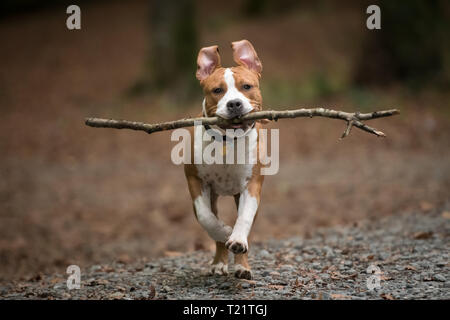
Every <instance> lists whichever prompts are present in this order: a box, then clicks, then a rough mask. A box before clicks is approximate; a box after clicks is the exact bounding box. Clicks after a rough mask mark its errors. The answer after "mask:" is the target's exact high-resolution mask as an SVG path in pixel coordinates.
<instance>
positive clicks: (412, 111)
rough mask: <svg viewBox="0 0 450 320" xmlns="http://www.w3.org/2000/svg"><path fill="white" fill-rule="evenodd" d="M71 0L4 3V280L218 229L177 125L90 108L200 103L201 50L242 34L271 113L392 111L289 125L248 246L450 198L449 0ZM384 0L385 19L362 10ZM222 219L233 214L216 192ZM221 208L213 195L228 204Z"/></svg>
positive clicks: (161, 113) (131, 111)
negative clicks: (70, 25)
mask: <svg viewBox="0 0 450 320" xmlns="http://www.w3.org/2000/svg"><path fill="white" fill-rule="evenodd" d="M76 3H77V4H78V5H79V6H80V7H81V12H82V17H81V19H82V29H81V30H76V31H69V30H68V29H67V28H66V18H67V17H68V15H67V14H66V8H67V6H68V5H69V4H72V3H68V2H67V1H56V0H54V1H50V0H47V1H38V0H3V1H2V2H1V4H0V9H1V10H0V41H1V50H0V111H1V117H0V132H1V139H0V154H1V157H0V280H3V281H9V280H11V279H17V278H19V277H20V278H29V277H31V278H33V277H36V276H39V274H40V273H43V272H52V271H58V272H60V273H64V272H65V269H66V267H67V266H68V265H70V264H78V265H80V266H81V267H82V268H83V267H87V266H89V265H91V264H93V263H99V262H102V261H103V262H104V261H110V260H117V261H122V262H124V263H126V262H129V261H133V260H136V259H143V260H150V259H153V258H155V257H158V256H162V255H174V254H178V253H179V252H189V251H193V250H201V249H206V250H210V249H211V248H212V246H213V242H212V241H211V240H210V239H209V238H208V236H207V235H206V232H204V231H203V230H202V229H201V228H200V226H199V225H198V223H197V222H196V220H195V218H194V215H193V212H192V206H191V202H190V197H189V194H188V190H187V187H186V183H185V179H184V176H183V168H182V167H178V166H175V165H173V164H172V162H171V161H170V150H171V147H172V146H173V145H174V143H172V142H171V141H170V132H163V133H158V134H155V135H152V136H148V135H146V134H144V133H139V132H133V131H118V130H109V129H93V128H88V127H86V126H84V121H83V120H84V117H87V116H98V117H107V118H123V119H129V120H137V121H146V122H159V121H164V120H172V119H178V118H180V117H186V116H195V115H197V114H198V113H199V112H200V110H201V99H202V98H201V90H200V87H199V85H198V83H197V82H196V79H195V70H196V64H195V63H196V55H197V52H198V50H199V49H200V48H201V47H203V46H210V45H213V44H218V45H219V46H220V50H221V55H222V59H223V64H224V65H225V66H226V65H232V58H231V49H230V43H231V42H232V41H236V40H241V39H248V40H250V41H251V42H252V43H253V45H254V46H255V48H256V50H257V52H258V54H259V57H260V58H261V60H262V63H263V66H264V71H263V78H262V82H261V86H262V94H263V98H264V101H265V108H266V109H285V108H295V107H315V106H322V107H332V108H336V109H343V110H347V111H352V110H360V111H363V112H365V111H374V110H380V109H389V108H393V107H395V108H399V109H400V110H401V112H402V114H401V115H400V116H396V117H393V118H387V119H381V120H374V121H373V122H371V123H372V124H373V125H374V126H375V127H377V128H378V129H380V130H382V131H384V132H385V133H387V135H388V137H387V138H386V139H377V138H375V137H373V136H371V135H369V134H366V133H364V132H362V131H359V130H354V131H353V132H352V134H351V135H350V136H349V137H348V138H346V139H345V140H344V141H339V140H338V138H339V136H340V134H341V133H342V130H343V128H344V125H345V124H344V123H342V122H340V121H333V120H330V119H297V120H284V121H280V122H278V123H273V124H271V125H270V126H269V127H273V128H280V141H281V143H280V171H279V173H278V174H277V175H275V176H269V177H266V180H265V185H264V187H263V197H262V204H261V209H260V215H259V217H258V220H257V221H256V223H255V226H254V228H253V231H252V233H253V235H252V236H253V239H254V241H264V240H267V239H270V238H274V237H275V238H283V237H289V236H294V235H299V236H305V237H307V236H308V234H309V232H311V231H312V230H315V229H317V228H320V227H324V226H333V225H338V224H357V223H358V221H360V220H361V219H380V218H381V217H383V216H386V215H391V214H398V213H401V212H404V211H406V210H420V211H422V212H424V214H426V213H427V212H429V211H430V210H433V209H434V208H438V207H439V205H440V204H441V203H443V202H445V201H448V200H449V194H450V161H449V160H450V157H449V156H450V149H449V141H450V130H449V124H450V94H449V84H450V41H449V36H448V35H449V34H450V32H449V31H450V28H449V23H450V19H449V14H450V3H449V2H448V1H445V0H442V1H438V0H430V1H425V0H423V1H419V0H411V1H389V0H386V1H325V0H319V1H292V0H281V1H270V0H259V1H258V0H244V1H237V0H228V1H226V2H216V1H208V0H199V1H192V0H181V1H156V0H154V1H138V0H130V1H93V0H92V1H77V2H76ZM370 4H378V5H379V6H380V7H381V26H382V29H381V30H373V31H371V30H368V29H367V28H366V19H367V17H368V14H366V8H367V6H368V5H370ZM219 205H220V206H221V207H222V208H223V210H222V212H221V216H222V217H224V219H225V220H226V221H228V222H229V223H230V222H231V221H232V219H233V217H234V216H235V210H234V203H233V201H232V199H222V200H220V203H219ZM219 208H220V207H219Z"/></svg>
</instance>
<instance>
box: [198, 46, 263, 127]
mask: <svg viewBox="0 0 450 320" xmlns="http://www.w3.org/2000/svg"><path fill="white" fill-rule="evenodd" d="M231 47H232V49H233V59H234V61H235V62H236V63H237V64H238V66H235V67H232V68H223V67H222V66H221V65H220V55H219V49H218V46H211V47H205V48H202V49H201V50H200V52H199V53H198V58H197V79H198V80H199V81H200V85H201V86H202V88H203V92H204V95H205V101H204V110H205V112H206V115H207V116H208V117H213V116H219V117H222V118H225V119H233V118H238V117H241V116H243V115H245V114H247V113H250V112H253V111H259V110H261V106H262V97H261V92H260V90H259V79H260V77H261V71H262V64H261V61H260V60H259V58H258V55H257V54H256V51H255V49H254V48H253V46H252V44H251V43H250V42H249V41H248V40H241V41H236V42H233V43H232V44H231ZM251 125H252V123H243V124H239V125H232V126H230V127H228V128H233V129H238V128H239V129H244V130H245V129H246V128H248V127H249V126H251ZM228 128H224V127H223V128H222V129H228Z"/></svg>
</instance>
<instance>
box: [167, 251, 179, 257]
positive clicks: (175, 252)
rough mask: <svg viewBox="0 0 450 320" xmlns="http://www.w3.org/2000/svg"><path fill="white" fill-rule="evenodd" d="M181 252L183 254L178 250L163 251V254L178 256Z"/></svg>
mask: <svg viewBox="0 0 450 320" xmlns="http://www.w3.org/2000/svg"><path fill="white" fill-rule="evenodd" d="M182 254H183V253H182V252H178V251H164V255H165V256H166V257H179V256H181V255H182Z"/></svg>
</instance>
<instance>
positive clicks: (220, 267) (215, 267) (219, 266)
mask: <svg viewBox="0 0 450 320" xmlns="http://www.w3.org/2000/svg"><path fill="white" fill-rule="evenodd" d="M209 274H211V275H214V274H217V275H220V276H222V275H227V274H228V265H227V264H224V263H222V262H218V263H216V264H212V265H211V267H210V268H209Z"/></svg>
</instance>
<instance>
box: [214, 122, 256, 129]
mask: <svg viewBox="0 0 450 320" xmlns="http://www.w3.org/2000/svg"><path fill="white" fill-rule="evenodd" d="M254 123H255V121H243V122H242V123H230V124H225V125H219V127H220V128H221V129H222V130H239V129H241V130H243V131H247V130H248V129H250V128H251V127H253V125H254Z"/></svg>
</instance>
